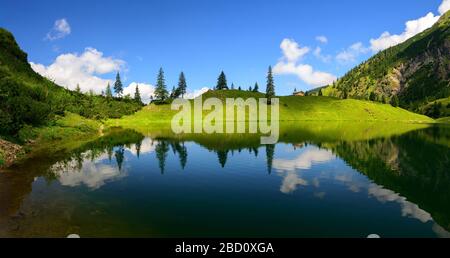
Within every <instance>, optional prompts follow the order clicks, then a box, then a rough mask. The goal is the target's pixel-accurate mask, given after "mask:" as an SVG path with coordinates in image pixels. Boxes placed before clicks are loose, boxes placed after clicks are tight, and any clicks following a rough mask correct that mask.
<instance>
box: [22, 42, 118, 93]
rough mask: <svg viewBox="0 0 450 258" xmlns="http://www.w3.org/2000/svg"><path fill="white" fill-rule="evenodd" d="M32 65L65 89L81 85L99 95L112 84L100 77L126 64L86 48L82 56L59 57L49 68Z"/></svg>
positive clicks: (68, 55)
mask: <svg viewBox="0 0 450 258" xmlns="http://www.w3.org/2000/svg"><path fill="white" fill-rule="evenodd" d="M30 64H31V67H32V68H33V70H34V71H36V72H37V73H39V74H41V75H42V76H44V77H47V78H48V79H50V80H52V81H54V82H55V83H57V84H59V85H61V86H63V87H67V88H69V89H71V90H74V89H75V88H76V86H77V84H79V85H80V88H81V90H82V91H83V92H87V91H89V90H93V91H94V92H95V93H97V94H98V93H100V92H101V91H102V90H105V88H106V85H107V84H108V83H110V84H112V81H111V80H107V79H103V78H100V77H98V75H102V74H107V73H111V72H115V71H118V70H120V68H122V67H123V66H124V65H125V62H124V61H123V60H120V59H114V58H112V57H105V56H103V53H102V52H100V51H98V50H96V49H94V48H86V49H85V51H84V52H83V53H82V54H81V55H78V54H76V53H68V54H62V55H59V56H58V57H57V58H56V60H55V62H54V63H53V64H51V65H49V66H44V65H42V64H36V63H33V62H30Z"/></svg>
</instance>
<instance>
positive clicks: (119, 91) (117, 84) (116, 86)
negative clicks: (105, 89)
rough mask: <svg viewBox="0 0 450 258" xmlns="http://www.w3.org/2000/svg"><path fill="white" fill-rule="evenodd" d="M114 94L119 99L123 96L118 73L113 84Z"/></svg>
mask: <svg viewBox="0 0 450 258" xmlns="http://www.w3.org/2000/svg"><path fill="white" fill-rule="evenodd" d="M114 92H115V93H116V95H117V96H118V97H119V98H120V97H122V94H123V85H122V81H121V80H120V74H119V72H117V75H116V82H115V83H114Z"/></svg>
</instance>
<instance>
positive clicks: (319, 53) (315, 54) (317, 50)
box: [313, 47, 331, 63]
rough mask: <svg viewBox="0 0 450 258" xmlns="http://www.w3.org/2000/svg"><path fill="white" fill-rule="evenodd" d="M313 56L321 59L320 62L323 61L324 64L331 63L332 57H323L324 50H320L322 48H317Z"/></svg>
mask: <svg viewBox="0 0 450 258" xmlns="http://www.w3.org/2000/svg"><path fill="white" fill-rule="evenodd" d="M313 54H314V56H315V57H317V59H319V60H320V61H322V62H324V63H329V62H330V61H331V56H330V55H323V54H322V48H320V47H316V48H315V49H314V51H313Z"/></svg>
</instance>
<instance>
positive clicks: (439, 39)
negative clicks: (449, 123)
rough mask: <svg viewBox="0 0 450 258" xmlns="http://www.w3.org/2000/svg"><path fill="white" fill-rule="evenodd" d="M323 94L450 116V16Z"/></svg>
mask: <svg viewBox="0 0 450 258" xmlns="http://www.w3.org/2000/svg"><path fill="white" fill-rule="evenodd" d="M322 93H323V94H324V95H328V96H335V97H340V98H357V99H369V100H373V101H379V102H385V103H388V102H391V103H392V104H393V105H400V106H401V107H404V108H407V109H409V110H412V111H414V112H418V113H424V114H427V115H430V116H433V117H443V116H450V105H449V104H448V103H449V97H450V12H447V13H446V14H444V15H442V17H441V18H440V20H439V21H438V22H437V23H436V24H434V25H433V27H431V28H429V29H428V30H425V31H424V32H422V33H420V34H418V35H416V36H414V37H412V38H410V39H409V40H407V41H405V42H403V43H402V44H399V45H396V46H393V47H391V48H388V49H386V50H384V51H381V52H379V53H378V54H376V55H375V56H373V57H371V58H370V59H368V60H367V61H365V62H363V63H362V64H360V65H359V66H357V67H355V68H353V69H352V70H350V71H349V72H348V73H347V74H345V75H344V76H343V77H342V78H340V79H339V80H337V81H336V82H335V83H334V84H333V85H330V86H328V87H327V88H325V89H323V90H322Z"/></svg>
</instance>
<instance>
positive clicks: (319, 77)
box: [273, 62, 336, 87]
mask: <svg viewBox="0 0 450 258" xmlns="http://www.w3.org/2000/svg"><path fill="white" fill-rule="evenodd" d="M273 72H274V73H275V74H294V75H297V76H298V78H300V79H301V80H302V81H304V82H305V83H307V84H309V85H311V86H314V87H319V86H324V85H329V84H331V83H333V81H335V80H336V76H334V75H332V74H330V73H326V72H321V71H315V70H314V68H313V67H312V66H310V65H307V64H295V63H291V62H278V63H277V64H276V65H275V66H274V68H273Z"/></svg>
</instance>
